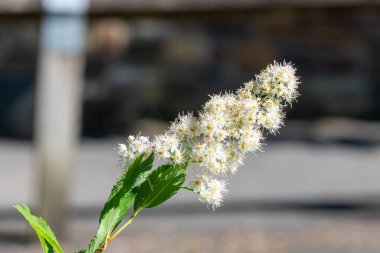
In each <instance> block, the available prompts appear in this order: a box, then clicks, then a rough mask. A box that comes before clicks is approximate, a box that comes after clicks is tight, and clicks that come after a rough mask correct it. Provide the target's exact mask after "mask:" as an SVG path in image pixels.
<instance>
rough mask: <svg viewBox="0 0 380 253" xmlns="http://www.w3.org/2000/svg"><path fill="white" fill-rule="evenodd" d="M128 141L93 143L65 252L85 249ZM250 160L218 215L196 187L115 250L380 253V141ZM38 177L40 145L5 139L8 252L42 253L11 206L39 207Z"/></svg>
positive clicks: (75, 189)
mask: <svg viewBox="0 0 380 253" xmlns="http://www.w3.org/2000/svg"><path fill="white" fill-rule="evenodd" d="M118 142H120V139H117V138H115V139H108V140H101V141H95V140H86V141H84V142H83V143H82V144H81V146H80V148H79V150H78V152H77V154H78V155H77V158H76V162H75V165H74V166H73V171H72V179H73V181H72V188H71V191H70V197H69V206H70V210H71V212H70V213H71V214H70V218H69V220H68V223H67V224H68V225H67V231H68V233H67V234H66V237H65V238H64V240H63V246H64V249H65V252H73V251H74V250H75V249H78V248H81V247H83V246H84V245H85V243H86V242H87V240H88V239H89V238H90V236H91V234H92V233H93V232H94V231H96V220H97V217H96V216H97V214H98V212H99V210H100V208H101V205H102V204H103V201H104V199H106V197H107V195H108V192H109V190H110V188H111V186H112V184H113V182H114V180H115V179H116V178H117V177H118V175H119V174H120V173H121V169H120V168H119V167H118V166H117V161H116V157H115V155H114V153H115V152H114V150H113V147H114V146H115V145H116V144H117V143H118ZM264 150H265V152H263V153H260V154H258V155H257V156H254V157H250V158H248V159H247V160H246V163H245V165H244V166H243V167H242V168H241V169H240V171H239V172H238V173H237V175H235V176H234V177H232V178H231V180H230V182H229V190H230V193H229V194H228V195H227V197H226V201H225V204H224V206H223V207H222V208H220V209H218V210H217V211H215V212H212V211H211V210H209V209H207V208H206V207H205V206H204V205H203V204H201V203H199V202H198V201H197V200H196V198H195V196H193V195H192V194H191V193H190V192H181V193H180V194H178V195H177V196H176V197H174V198H173V199H172V200H170V202H168V203H167V204H166V205H165V206H162V207H160V208H157V210H148V211H146V212H145V213H143V214H142V215H141V216H140V217H138V219H137V221H136V223H134V224H133V225H132V226H131V227H130V229H129V230H128V231H127V232H126V233H123V235H122V236H121V237H122V238H119V239H117V240H116V241H115V242H113V244H112V245H111V247H110V248H109V252H210V253H213V252H257V253H261V252H263V253H264V252H268V253H269V252H282V253H287V252H289V253H290V252H292V253H298V252H300V253H301V252H304V253H320V252H326V253H327V252H328V253H356V252H358V253H359V252H360V253H367V252H368V253H372V252H374V253H375V252H379V251H380V243H379V240H378V238H380V215H379V213H380V208H379V203H380V198H379V197H380V184H379V179H380V146H377V145H371V146H362V145H359V146H358V145H338V144H331V143H328V144H316V143H311V142H302V141H299V142H288V141H280V142H273V141H271V142H270V143H268V145H267V146H265V148H264ZM36 177H37V173H36V170H35V168H34V158H33V148H32V145H31V144H30V143H24V142H11V141H1V142H0V189H1V191H0V252H40V250H39V246H38V244H37V243H36V242H34V241H33V239H32V238H34V237H33V235H31V234H30V230H29V228H28V227H27V225H26V224H25V223H24V221H23V220H22V219H20V218H19V216H17V214H16V213H15V212H14V211H13V210H12V209H11V208H10V207H11V205H12V204H15V203H28V204H30V205H32V206H33V205H34V204H35V199H36V191H35V186H36V184H37V183H36V182H38V181H37V178H36Z"/></svg>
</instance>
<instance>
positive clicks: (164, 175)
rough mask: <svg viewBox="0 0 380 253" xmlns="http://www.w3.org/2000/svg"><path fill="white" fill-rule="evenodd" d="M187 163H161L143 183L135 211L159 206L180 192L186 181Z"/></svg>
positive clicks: (137, 197)
mask: <svg viewBox="0 0 380 253" xmlns="http://www.w3.org/2000/svg"><path fill="white" fill-rule="evenodd" d="M185 177H186V165H169V164H166V165H161V166H160V167H158V168H157V170H155V171H153V172H152V173H150V175H149V176H148V177H147V179H146V181H145V182H144V183H142V184H141V186H140V187H139V189H138V193H137V196H136V200H135V204H134V209H135V212H137V211H138V210H141V209H143V208H152V207H155V206H158V205H160V204H162V203H163V202H165V201H166V200H168V199H169V198H170V197H172V196H173V195H174V194H176V193H177V192H178V190H179V189H180V188H181V186H182V184H183V183H184V182H185Z"/></svg>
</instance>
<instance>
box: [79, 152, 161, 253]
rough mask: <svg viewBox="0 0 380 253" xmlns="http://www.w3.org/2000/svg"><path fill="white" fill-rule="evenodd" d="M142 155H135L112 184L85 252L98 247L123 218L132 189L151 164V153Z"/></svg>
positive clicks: (141, 179) (146, 174) (132, 196)
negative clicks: (95, 232)
mask: <svg viewBox="0 0 380 253" xmlns="http://www.w3.org/2000/svg"><path fill="white" fill-rule="evenodd" d="M143 157H144V155H140V156H139V157H137V158H136V159H135V161H134V162H133V164H132V165H130V166H129V167H128V169H126V170H125V171H124V173H123V175H121V177H120V178H119V180H118V181H117V182H116V184H115V185H114V186H113V188H112V191H111V193H110V196H109V197H108V200H107V202H106V203H105V205H104V208H103V210H102V212H101V214H100V218H99V228H98V232H97V234H96V235H95V236H94V238H93V239H92V240H91V241H90V244H89V245H88V247H87V249H86V251H85V252H87V253H94V252H95V251H96V250H97V249H99V248H100V247H101V246H102V244H103V243H104V242H105V240H106V239H107V238H108V236H109V235H110V234H111V233H112V232H113V231H114V230H115V228H116V227H117V226H118V225H119V223H120V222H121V221H122V220H123V219H124V217H125V215H126V214H127V212H128V209H129V207H130V206H131V204H132V203H133V200H134V199H135V196H136V192H135V191H134V189H135V188H136V187H138V186H140V184H141V183H142V182H144V180H145V178H146V177H147V176H148V174H149V170H150V169H151V168H152V166H153V160H154V156H153V154H151V155H150V156H149V157H148V158H146V159H145V160H143Z"/></svg>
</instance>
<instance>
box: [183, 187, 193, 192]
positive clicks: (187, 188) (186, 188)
mask: <svg viewBox="0 0 380 253" xmlns="http://www.w3.org/2000/svg"><path fill="white" fill-rule="evenodd" d="M181 189H184V190H188V191H191V192H193V191H194V189H192V188H190V187H187V186H181Z"/></svg>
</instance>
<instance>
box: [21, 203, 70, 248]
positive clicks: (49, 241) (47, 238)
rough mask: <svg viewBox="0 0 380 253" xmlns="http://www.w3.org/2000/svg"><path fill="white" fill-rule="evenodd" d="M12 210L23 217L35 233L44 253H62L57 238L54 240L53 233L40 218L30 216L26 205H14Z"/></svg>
mask: <svg viewBox="0 0 380 253" xmlns="http://www.w3.org/2000/svg"><path fill="white" fill-rule="evenodd" d="M14 208H16V209H17V210H18V211H19V212H20V213H21V214H22V215H23V216H24V218H25V219H26V220H27V221H28V222H29V224H30V226H31V227H32V228H33V229H34V231H36V233H37V236H38V238H39V239H40V242H41V246H42V249H43V251H44V253H54V250H55V251H56V252H58V253H63V251H62V249H61V246H59V243H58V241H57V238H55V235H54V233H53V231H52V230H51V228H50V227H49V225H48V224H47V223H46V221H44V220H43V219H42V218H40V217H37V216H34V215H32V214H31V213H30V209H29V207H28V206H27V205H23V206H21V205H15V206H14Z"/></svg>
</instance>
